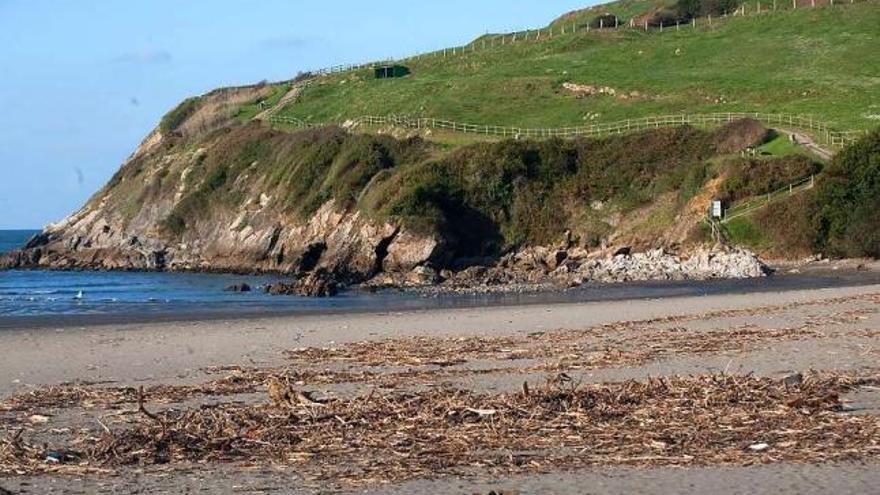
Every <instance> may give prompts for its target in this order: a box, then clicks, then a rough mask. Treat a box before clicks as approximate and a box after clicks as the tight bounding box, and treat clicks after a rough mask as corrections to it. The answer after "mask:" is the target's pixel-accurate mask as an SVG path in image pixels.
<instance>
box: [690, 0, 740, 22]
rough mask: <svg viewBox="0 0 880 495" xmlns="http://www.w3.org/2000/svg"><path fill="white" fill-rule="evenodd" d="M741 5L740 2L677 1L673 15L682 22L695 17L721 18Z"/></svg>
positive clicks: (717, 0) (719, 0)
mask: <svg viewBox="0 0 880 495" xmlns="http://www.w3.org/2000/svg"><path fill="white" fill-rule="evenodd" d="M740 5H742V0H678V2H676V4H675V14H676V15H677V16H678V18H679V19H680V20H682V21H690V20H691V19H693V18H695V17H707V16H710V15H711V16H715V17H718V16H721V15H723V14H729V13H731V12H733V11H735V10H736V9H738V8H739V6H740Z"/></svg>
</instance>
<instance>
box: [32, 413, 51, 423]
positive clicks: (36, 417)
mask: <svg viewBox="0 0 880 495" xmlns="http://www.w3.org/2000/svg"><path fill="white" fill-rule="evenodd" d="M28 422H29V423H30V424H32V425H42V424H46V423H48V422H49V416H44V415H42V414H32V415H31V416H29V417H28Z"/></svg>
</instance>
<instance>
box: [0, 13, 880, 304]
mask: <svg viewBox="0 0 880 495" xmlns="http://www.w3.org/2000/svg"><path fill="white" fill-rule="evenodd" d="M697 5H698V6H700V5H703V4H700V3H699V2H698V3H697ZM876 7H877V6H876V4H875V3H873V2H866V3H860V4H853V5H844V6H835V7H830V6H829V7H825V8H814V9H798V10H796V11H783V12H775V13H767V14H762V15H760V16H753V17H748V16H747V17H740V16H737V17H727V18H726V19H723V20H722V21H719V22H716V23H714V24H713V25H712V26H711V27H710V26H708V25H702V24H701V21H700V19H702V18H700V17H699V16H698V14H700V13H702V11H694V13H687V12H684V11H681V10H680V6H675V5H672V4H667V3H656V2H637V1H625V2H619V3H614V4H609V5H606V6H601V7H598V8H594V9H589V10H586V11H578V12H574V13H570V14H567V15H564V16H562V17H561V18H560V19H559V20H558V21H556V22H554V23H553V24H552V25H551V26H550V28H548V30H547V31H545V35H544V36H545V37H544V38H541V35H540V32H539V31H537V30H536V31H535V33H536V34H535V37H536V40H535V41H516V42H514V41H513V40H514V38H516V37H517V36H519V37H522V36H524V35H523V34H517V35H506V36H497V35H490V36H488V37H483V38H481V39H478V40H477V41H475V42H474V43H473V44H472V45H471V51H467V50H464V52H462V51H461V50H460V49H455V50H454V51H455V55H449V53H448V51H447V55H446V56H443V55H439V54H434V55H429V56H420V57H417V58H416V59H410V60H408V61H405V62H401V63H406V64H407V67H408V69H409V70H410V74H409V75H406V76H405V77H401V78H392V79H381V80H380V79H375V78H374V77H373V72H372V69H365V68H361V69H353V70H348V71H343V72H339V73H324V74H301V75H300V76H298V77H297V78H296V79H294V80H291V81H286V82H283V83H263V84H258V85H254V86H246V87H239V88H224V89H218V90H216V91H213V92H211V93H208V94H206V95H202V96H199V97H194V98H190V99H187V100H186V101H184V102H183V103H181V104H180V105H179V106H178V107H176V108H175V109H173V110H172V111H171V112H169V113H168V114H167V115H166V116H165V117H164V118H163V119H162V121H161V122H160V123H159V125H158V127H157V129H156V130H155V131H154V132H153V133H151V134H150V136H148V137H147V139H146V140H145V141H144V142H143V143H142V145H141V146H140V147H139V149H138V150H137V151H136V152H135V153H134V154H133V155H132V157H131V158H130V159H129V160H127V161H126V163H124V164H123V166H122V167H121V169H120V170H119V172H118V173H117V174H116V175H115V176H114V177H113V178H112V179H111V180H110V182H109V183H108V184H107V185H106V186H105V187H104V188H103V189H102V190H101V191H99V192H98V193H96V194H95V196H94V197H93V198H92V199H91V200H90V201H89V202H88V203H87V204H86V205H85V206H84V207H83V208H82V209H81V210H80V211H78V212H76V213H75V214H73V215H71V216H70V217H68V218H67V219H65V220H64V221H62V222H60V223H58V224H56V225H53V226H50V227H49V228H47V229H46V231H45V232H44V233H43V234H41V235H40V236H38V237H36V238H35V239H33V240H32V241H31V242H30V243H29V245H28V246H27V248H26V249H25V250H23V251H20V252H18V253H15V254H13V255H11V256H8V257H6V258H5V259H4V260H2V261H0V264H2V265H4V266H7V267H9V266H11V267H54V268H67V269H72V268H76V269H82V268H87V269H95V268H97V269H108V268H109V269H153V270H220V271H245V272H252V271H261V272H280V273H285V274H290V275H294V276H297V277H299V278H300V279H303V280H310V282H309V283H310V284H312V285H313V286H314V287H312V288H313V289H315V290H314V291H312V292H316V293H321V294H324V293H328V292H332V290H329V289H328V286H327V283H328V282H330V281H332V283H334V284H335V283H337V282H338V283H342V284H354V283H364V282H366V283H368V284H371V285H372V286H388V285H395V286H396V285H409V284H416V285H418V284H430V283H434V282H438V281H443V280H446V281H451V283H453V284H458V283H462V284H465V285H467V284H469V283H478V284H489V285H492V284H501V283H513V282H516V283H520V282H524V283H544V282H553V283H563V284H566V285H572V284H575V285H576V284H580V283H583V282H585V281H590V280H630V279H633V278H636V279H644V278H706V277H713V276H754V275H758V274H761V273H762V271H763V268H762V266H761V264H760V263H759V262H758V261H757V260H756V259H755V258H754V257H753V256H752V255H751V254H749V253H746V252H742V251H739V250H737V249H735V248H725V249H721V250H719V249H718V247H717V244H719V243H720V244H728V245H731V246H736V245H745V246H748V247H750V248H752V249H756V250H758V251H759V252H760V253H762V254H765V255H770V256H774V257H782V258H800V257H805V256H808V255H811V254H813V253H816V252H822V253H825V254H835V255H848V256H858V255H865V254H869V255H876V254H878V253H880V247H878V245H877V239H874V237H873V235H871V234H868V235H853V233H858V232H863V231H864V230H865V229H866V228H868V227H866V226H869V225H872V224H871V222H872V221H873V220H872V218H873V217H872V216H871V214H870V212H871V205H870V204H869V203H870V202H871V201H874V200H873V199H871V198H873V197H874V196H873V193H872V192H871V191H873V189H871V188H872V187H874V186H872V185H871V184H873V182H871V179H870V177H873V175H872V174H875V173H876V170H875V169H876V168H878V167H877V166H876V164H875V162H874V160H875V158H873V157H875V156H876V155H877V154H878V153H877V150H876V142H877V140H878V138H877V135H876V134H874V135H871V136H868V137H867V138H865V139H863V140H862V142H861V143H859V144H858V145H857V146H855V147H853V148H850V149H849V150H847V152H845V153H842V154H841V157H839V158H836V159H834V161H833V162H831V163H830V164H829V163H828V157H829V156H830V155H831V154H832V153H833V151H835V150H834V149H830V148H829V147H827V146H825V145H822V144H815V143H813V142H812V141H811V139H810V137H809V133H810V132H811V130H812V132H813V135H814V137H815V138H816V139H817V140H821V139H822V138H823V137H825V138H827V137H828V134H827V132H826V131H825V130H824V128H822V130H820V131H817V129H818V128H816V127H813V122H814V121H813V120H812V118H810V119H809V120H808V121H809V123H810V126H809V127H808V128H807V129H806V130H805V131H797V132H795V130H794V129H793V128H791V126H794V127H798V124H797V121H795V120H792V121H782V120H780V121H777V122H776V123H775V124H776V125H775V126H771V125H770V123H769V122H760V121H759V120H755V119H748V118H747V119H739V118H733V116H732V115H733V114H732V113H731V114H726V113H720V112H728V111H729V112H741V111H748V112H752V111H760V112H763V113H766V112H798V113H800V112H809V113H812V114H814V116H815V117H821V118H822V119H825V120H827V121H828V122H829V123H834V124H837V125H840V126H848V127H852V128H861V129H867V128H869V127H870V126H869V123H870V122H871V119H870V118H868V117H869V115H868V113H870V112H872V111H873V110H872V108H873V107H872V105H875V104H874V103H873V102H874V101H876V96H878V91H880V85H878V83H880V81H878V80H877V78H876V77H875V76H874V74H876V73H877V69H880V62H878V57H877V55H876V53H875V52H874V51H873V50H872V45H871V42H872V37H873V36H874V32H875V30H876V26H877V25H880V24H878V22H877V21H880V17H878V10H880V9H877V8H876ZM700 8H702V7H700ZM713 8H714V7H713ZM669 9H679V10H675V12H676V13H675V16H677V17H675V21H676V23H681V22H682V20H683V19H690V20H691V24H690V27H688V28H687V29H684V28H683V29H681V30H678V31H676V30H675V29H674V28H673V29H665V30H664V31H663V32H660V30H659V26H658V28H657V29H648V30H644V29H642V30H640V29H623V28H620V29H616V30H614V29H611V30H597V29H593V28H591V29H590V30H587V29H586V27H584V26H583V25H584V23H591V22H592V20H595V19H596V17H594V15H596V16H602V19H607V18H608V16H612V17H613V16H617V20H616V21H615V22H616V23H620V24H625V23H626V22H625V21H626V18H625V16H639V19H640V20H645V22H647V23H648V24H649V25H650V24H652V23H655V22H656V23H659V24H660V25H665V23H668V22H669V19H670V17H669V15H671V14H670V12H672V11H670V10H669ZM631 18H632V17H631ZM657 19H659V20H657ZM695 19H696V21H695ZM603 22H604V21H603ZM694 22H696V27H694V25H693V24H694ZM633 23H634V24H635V21H633ZM566 25H572V26H575V28H572V31H574V30H575V29H576V28H577V26H581V27H582V28H583V29H581V30H579V31H577V32H571V31H566V33H567V34H562V32H563V29H564V28H563V27H564V26H566ZM577 29H579V28H577ZM551 30H553V31H551ZM551 33H557V34H556V35H553V36H552V37H551ZM502 39H504V40H510V41H501V40H502ZM520 39H522V38H520ZM484 42H485V44H486V48H485V49H483V48H482V45H483V43H484ZM500 43H504V44H500ZM478 46H479V47H480V48H479V49H478ZM747 47H748V49H746V48H747ZM663 112H693V113H703V112H715V113H717V114H718V115H728V117H726V118H723V119H719V120H717V121H709V120H702V121H694V122H697V123H696V124H694V125H683V124H684V121H678V120H677V119H666V120H662V121H661V120H657V121H651V122H655V124H651V125H648V126H644V125H642V126H640V127H636V126H634V127H630V126H629V125H627V127H626V128H625V129H624V128H620V129H617V130H616V131H615V132H614V133H613V135H610V136H609V135H607V134H608V133H607V132H606V133H605V135H602V136H596V137H584V136H578V137H574V138H572V139H561V138H558V137H554V138H551V139H526V138H525V137H527V136H529V135H530V134H528V133H526V134H525V136H520V135H519V133H517V135H513V134H509V135H508V137H507V139H501V138H499V137H493V136H489V135H484V136H474V135H466V136H463V135H458V134H455V133H448V132H438V131H436V130H433V129H422V128H418V129H412V128H406V129H401V128H399V127H398V126H394V125H387V124H383V125H378V126H377V125H363V124H360V125H359V124H357V121H356V120H355V119H356V118H357V117H358V116H361V115H364V114H370V113H373V114H376V115H386V114H391V113H400V114H410V115H414V116H422V117H430V118H442V117H446V118H453V119H461V120H464V121H470V122H491V123H493V124H502V125H505V124H506V125H511V126H536V127H541V126H572V125H576V124H577V123H578V122H581V123H583V122H599V121H605V120H606V119H612V118H617V119H624V118H626V119H633V120H631V121H632V122H635V121H636V120H635V119H636V118H637V117H639V116H649V115H655V114H658V113H663ZM866 115H868V116H866ZM334 122H335V123H338V124H339V125H334V124H333V123H334ZM417 122H421V121H417ZM642 122H644V121H642ZM802 122H807V120H804V121H802ZM789 124H791V126H790V125H789ZM645 127H648V128H647V129H646V128H645ZM774 127H775V128H774ZM801 127H803V125H801ZM485 129H486V130H487V131H488V127H486V128H485ZM511 137H512V138H511ZM830 144H832V145H833V144H835V143H830ZM838 144H839V143H838ZM823 146H825V147H823ZM838 148H839V146H838ZM852 150H857V151H852ZM817 153H818V154H817ZM855 168H858V169H859V170H861V172H859V174H860V175H859V176H852V175H851V174H850V172H849V171H850V170H851V169H855ZM817 184H818V185H817ZM795 185H796V186H797V187H796V188H795ZM814 185H817V186H816V187H813V186H814ZM856 190H858V191H861V192H860V193H858V194H855V193H854V191H856ZM778 191H783V192H786V193H787V194H779V193H778ZM866 191H867V192H866ZM713 199H718V200H722V201H723V202H724V204H725V205H727V206H728V207H731V208H732V209H731V211H737V212H740V213H739V214H738V215H737V217H736V219H735V221H731V222H729V223H727V222H726V223H723V224H719V223H718V222H710V221H708V220H707V213H708V208H709V205H710V203H711V201H712V200H713ZM754 205H757V206H756V207H755V206H754ZM872 228H873V227H869V228H868V231H869V232H873V231H874V230H871V229H872ZM875 230H876V229H875ZM712 246H716V247H715V248H712V249H710V248H711V247H712ZM658 249H659V250H658ZM636 251H645V252H649V253H650V254H646V255H638V256H636V255H633V256H632V257H630V253H631V252H636ZM615 254H616V255H618V256H616V257H611V256H612V255H615ZM676 254H678V255H681V258H680V257H679V256H676ZM609 257H611V258H609ZM688 258H691V259H690V260H688ZM605 259H608V260H612V261H608V262H607V263H606V262H604V261H602V260H605ZM279 290H280V291H283V290H286V289H285V288H280V289H279ZM296 290H299V288H297V289H296ZM310 291H311V290H310Z"/></svg>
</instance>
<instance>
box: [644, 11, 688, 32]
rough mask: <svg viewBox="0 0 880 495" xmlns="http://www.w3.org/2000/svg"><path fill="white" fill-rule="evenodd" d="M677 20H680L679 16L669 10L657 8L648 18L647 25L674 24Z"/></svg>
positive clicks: (664, 25)
mask: <svg viewBox="0 0 880 495" xmlns="http://www.w3.org/2000/svg"><path fill="white" fill-rule="evenodd" d="M679 22H682V18H681V16H680V15H678V13H677V12H673V11H671V10H659V11H657V12H655V13H654V14H653V15H651V17H650V18H649V19H648V25H649V26H650V27H655V28H656V27H666V26H675V25H676V24H677V23H679Z"/></svg>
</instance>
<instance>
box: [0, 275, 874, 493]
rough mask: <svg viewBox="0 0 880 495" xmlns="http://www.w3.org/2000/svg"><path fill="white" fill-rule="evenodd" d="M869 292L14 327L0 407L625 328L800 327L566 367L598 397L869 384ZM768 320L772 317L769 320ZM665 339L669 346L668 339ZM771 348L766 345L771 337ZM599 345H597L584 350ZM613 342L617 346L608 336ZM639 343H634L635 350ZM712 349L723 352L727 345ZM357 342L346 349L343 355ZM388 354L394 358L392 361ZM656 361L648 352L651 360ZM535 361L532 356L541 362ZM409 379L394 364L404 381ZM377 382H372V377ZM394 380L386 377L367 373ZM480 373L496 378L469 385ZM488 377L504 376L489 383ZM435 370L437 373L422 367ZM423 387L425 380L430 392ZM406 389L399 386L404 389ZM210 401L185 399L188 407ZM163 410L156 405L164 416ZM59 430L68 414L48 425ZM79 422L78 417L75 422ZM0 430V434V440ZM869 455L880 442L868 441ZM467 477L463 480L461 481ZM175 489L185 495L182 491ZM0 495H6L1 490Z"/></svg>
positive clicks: (290, 480) (644, 343) (736, 489)
mask: <svg viewBox="0 0 880 495" xmlns="http://www.w3.org/2000/svg"><path fill="white" fill-rule="evenodd" d="M877 294H880V285H868V286H857V287H842V288H832V289H818V290H796V291H788V292H776V293H751V294H736V295H723V296H722V295H713V296H705V297H683V298H666V299H659V300H628V301H613V302H594V303H568V304H544V305H532V306H512V307H490V308H472V309H445V310H427V311H417V312H394V313H374V314H348V315H346V314H338V315H323V316H319V315H309V316H301V317H297V316H283V317H273V318H251V319H246V320H225V321H224V320H220V321H202V322H199V321H196V322H179V323H174V322H163V323H155V324H150V323H137V324H124V325H103V326H84V327H82V326H75V327H71V326H64V325H63V324H59V326H58V328H35V329H27V328H20V329H12V330H4V331H2V332H0V349H4V355H3V359H2V360H0V399H5V398H8V397H11V396H13V395H15V394H21V393H25V392H28V391H30V390H34V389H35V388H37V387H39V386H43V385H57V384H60V383H65V382H82V383H91V384H98V385H99V386H129V385H134V386H137V385H154V384H163V385H178V384H180V385H185V384H195V383H201V382H205V381H206V380H208V379H211V378H216V375H212V374H209V373H207V372H206V371H205V370H206V369H208V368H210V367H219V366H229V365H238V366H245V367H258V368H265V367H280V366H285V365H290V363H291V361H290V358H289V357H286V356H285V354H284V351H289V350H291V349H297V348H327V347H334V348H343V349H344V348H346V345H349V344H353V343H358V342H361V341H385V340H388V339H404V340H402V341H400V342H408V341H407V340H405V339H408V338H410V337H430V338H432V339H447V338H468V337H474V336H478V337H483V338H490V339H493V338H507V337H510V338H512V339H514V340H516V339H523V338H524V337H525V336H528V335H529V334H533V333H535V332H548V333H550V334H552V333H554V332H557V331H559V330H581V329H588V328H593V327H596V326H598V325H604V324H611V323H615V322H622V321H633V320H649V319H657V318H662V317H668V316H682V315H690V317H688V318H684V319H677V320H672V321H669V322H654V323H652V332H662V331H664V330H674V331H675V332H679V333H681V332H684V333H687V334H690V335H695V336H701V335H706V333H707V332H711V331H714V330H717V329H725V328H727V329H735V328H755V329H759V330H762V331H765V332H771V331H772V330H774V329H779V328H786V329H795V330H797V329H801V330H799V331H798V332H800V333H798V332H795V333H792V334H790V335H789V334H788V333H786V334H782V333H781V334H780V336H779V337H778V338H769V337H766V338H764V337H761V336H760V335H765V334H760V333H759V334H758V335H759V337H756V340H755V341H754V342H751V341H750V342H748V343H747V344H743V345H742V346H741V347H738V346H732V347H725V346H724V345H721V348H718V349H713V350H708V351H694V350H692V349H690V348H688V349H685V348H682V349H675V348H671V349H665V348H664V349H665V350H663V352H659V351H658V352H656V353H655V354H652V357H651V358H650V359H645V360H642V361H640V362H637V363H634V364H631V365H630V364H624V365H614V364H613V363H612V364H611V365H609V366H598V367H588V368H587V369H577V368H575V369H571V370H569V371H568V374H569V375H571V376H572V377H573V379H575V380H579V381H582V382H584V383H602V382H608V381H618V380H625V379H637V380H641V379H645V378H646V377H649V376H669V375H678V374H705V373H720V372H725V373H734V374H748V373H754V374H756V375H759V376H768V377H772V378H781V377H783V376H786V375H788V374H791V373H794V372H797V371H805V370H808V369H817V370H836V371H846V372H853V373H860V372H869V371H872V372H877V371H878V370H880V368H878V366H880V365H878V363H880V335H878V332H877V331H876V330H878V329H880V304H878V303H877V298H876V297H874V298H872V297H871V296H872V295H877ZM771 307H772V308H771ZM628 332H629V330H626V331H624V333H623V334H622V335H623V337H622V338H623V339H624V340H621V342H629V344H627V345H631V346H633V348H634V349H637V350H638V349H650V348H651V346H658V345H659V344H656V343H655V342H653V341H651V340H650V339H647V338H646V337H643V336H638V338H637V339H635V340H632V341H627V340H626V338H629V337H630V336H631V335H630V333H628ZM672 335H673V336H675V335H678V333H674V334H672ZM766 335H770V334H769V333H767V334H766ZM584 338H585V339H587V338H593V339H597V340H598V341H604V340H607V339H608V338H609V337H608V336H606V335H603V334H597V335H596V336H594V337H584ZM615 338H616V337H615ZM639 339H641V340H639ZM722 344H723V343H722ZM357 345H359V344H354V347H353V348H356V346H357ZM391 349H392V350H393V349H394V348H393V347H391ZM658 349H659V347H658ZM536 356H537V354H536ZM542 359H543V358H541V357H540V356H539V357H534V358H530V359H522V360H513V361H511V360H506V359H502V358H499V357H497V356H495V355H494V354H491V353H490V354H487V355H485V356H483V355H481V356H476V355H475V356H472V357H470V356H469V357H468V359H467V360H466V361H467V362H466V363H463V364H461V365H458V366H452V367H449V368H444V369H450V370H453V371H455V370H460V371H461V373H459V374H453V375H450V376H446V377H445V378H444V382H445V383H446V385H450V386H457V387H463V388H466V389H469V390H476V391H480V392H486V393H501V392H510V391H516V390H517V389H518V388H519V387H520V386H521V384H522V383H523V381H530V382H532V383H539V382H540V381H541V380H543V379H546V377H547V376H548V372H547V371H546V370H544V369H543V368H540V367H539V366H536V365H539V364H541V363H542V362H543V361H542ZM307 364H308V365H315V366H326V367H328V368H331V369H342V368H344V367H350V368H352V367H353V368H352V369H359V368H365V367H369V366H371V365H369V363H359V362H354V364H353V362H352V361H339V360H337V359H329V360H328V361H327V362H318V363H306V364H304V366H305V365H307ZM406 367H407V366H403V368H406ZM373 368H376V367H375V366H373ZM378 368H380V369H382V370H384V371H387V372H392V371H394V370H395V369H396V367H395V366H391V365H382V366H380V367H378ZM480 368H487V369H495V370H496V371H494V372H492V373H485V374H482V373H480V374H474V373H469V371H473V370H478V369H480ZM499 368H503V369H501V370H500V371H499V370H498V369H499ZM431 369H432V370H433V369H434V368H431ZM431 383H433V381H432V382H431ZM424 386H425V384H422V383H418V382H417V381H415V382H413V383H410V384H404V385H401V387H402V388H406V387H411V388H412V389H414V390H418V389H420V387H424ZM369 387H370V384H369V383H358V382H352V383H334V384H324V385H318V384H316V385H314V386H313V387H312V388H314V389H315V390H317V391H319V392H321V393H324V394H332V395H335V396H339V397H346V396H357V395H358V394H363V393H365V391H366V390H368V389H369ZM878 395H880V394H877V393H876V392H875V391H871V390H865V391H861V392H859V393H857V394H853V395H851V396H849V397H847V398H846V400H847V401H848V405H849V406H850V407H851V408H852V409H853V411H852V414H871V415H873V414H878V412H880V406H878V404H880V400H878ZM233 398H235V399H237V400H241V401H244V402H260V401H265V400H266V398H265V396H264V392H262V391H258V392H257V393H250V394H243V395H241V396H239V397H233ZM205 401H207V402H211V401H213V402H216V401H217V399H216V398H205V399H199V398H197V399H194V401H191V402H188V403H186V404H183V405H185V406H190V407H191V406H194V405H198V404H200V403H204V402H205ZM162 407H165V406H162ZM55 413H57V414H58V417H66V416H65V414H68V413H67V412H59V411H55ZM69 414H70V417H71V418H73V419H70V421H71V422H72V423H71V424H74V423H76V422H77V421H84V422H87V421H88V419H83V418H89V417H91V416H89V414H91V412H89V413H86V412H79V411H74V412H70V413H69ZM77 418H79V419H77ZM3 421H4V419H3V417H2V416H0V426H3ZM878 442H880V439H878ZM876 462H877V458H876V457H873V458H871V459H868V460H867V464H861V463H855V464H853V463H847V464H833V465H831V464H819V465H800V464H791V463H775V464H774V463H771V464H768V465H762V466H751V467H745V466H726V467H711V466H710V467H699V468H692V469H680V468H667V467H661V468H652V469H632V468H626V467H620V466H609V467H597V468H594V469H589V470H583V469H582V470H577V471H573V472H550V473H531V474H518V475H515V476H500V477H499V476H497V475H492V476H489V475H487V474H486V473H481V472H480V471H479V470H476V471H474V472H472V473H459V475H457V476H442V477H440V479H437V480H426V479H412V480H408V481H405V482H403V483H396V484H392V485H388V486H372V487H370V486H366V487H357V488H356V489H355V488H353V487H350V486H346V485H345V484H333V483H330V484H319V485H315V484H314V483H308V482H306V481H305V480H303V479H301V478H300V477H299V476H298V475H297V473H296V472H294V471H293V470H289V469H287V468H285V467H283V466H274V467H272V468H270V467H269V466H262V467H260V466H257V467H249V468H244V467H242V466H224V465H208V466H198V467H192V466H191V467H188V468H187V469H186V470H182V471H177V472H174V473H172V474H168V473H157V472H153V471H151V470H150V469H147V470H146V471H144V472H139V471H130V470H124V471H122V472H119V473H117V474H116V475H115V476H112V477H84V478H82V477H77V478H76V479H72V478H69V477H66V476H58V475H46V474H42V475H40V474H31V475H27V476H17V477H12V478H9V479H0V487H3V488H6V489H9V490H12V491H13V493H135V492H137V493H184V492H186V493H233V492H234V493H316V492H323V491H325V490H332V491H335V492H341V493H347V492H352V493H354V492H357V493H488V492H489V491H490V490H507V491H510V490H513V491H516V492H517V493H620V492H630V493H668V492H670V491H676V492H679V493H705V492H706V491H708V490H713V491H715V492H717V493H771V492H774V493H824V492H827V491H830V490H832V489H833V490H834V491H835V492H836V493H867V492H870V490H871V489H872V487H876V486H878V485H880V478H878V475H877V473H878V472H880V471H878V470H877V468H878V467H880V465H878V464H877V463H876ZM465 474H468V476H465ZM182 487H188V488H186V489H185V490H184V489H182ZM0 493H2V492H0Z"/></svg>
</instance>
